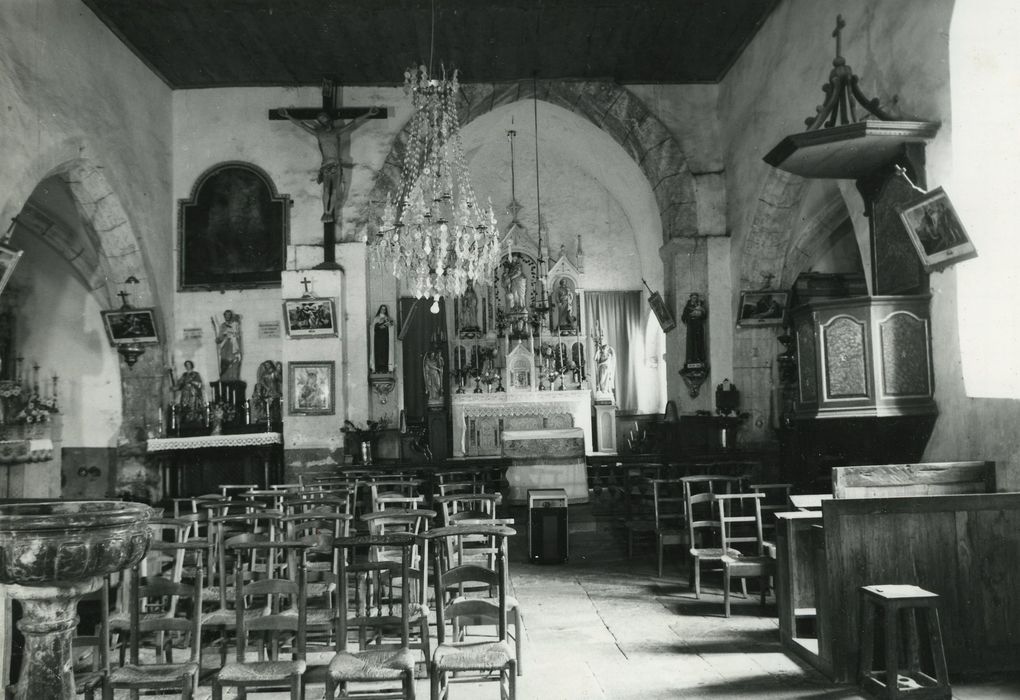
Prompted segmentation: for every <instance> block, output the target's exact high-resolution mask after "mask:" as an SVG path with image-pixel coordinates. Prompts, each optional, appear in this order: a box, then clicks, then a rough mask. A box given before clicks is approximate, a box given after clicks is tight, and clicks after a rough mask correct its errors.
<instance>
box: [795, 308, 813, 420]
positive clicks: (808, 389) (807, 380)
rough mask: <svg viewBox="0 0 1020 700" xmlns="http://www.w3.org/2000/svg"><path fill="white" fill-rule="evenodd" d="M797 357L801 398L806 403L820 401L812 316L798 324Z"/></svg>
mask: <svg viewBox="0 0 1020 700" xmlns="http://www.w3.org/2000/svg"><path fill="white" fill-rule="evenodd" d="M797 358H798V369H799V371H800V400H801V401H802V402H804V403H814V402H816V401H818V385H817V383H816V382H815V372H816V371H817V369H818V356H817V354H816V353H815V332H814V327H813V325H812V319H811V317H810V316H809V317H807V319H805V320H804V321H803V322H802V323H800V324H799V325H798V326H797Z"/></svg>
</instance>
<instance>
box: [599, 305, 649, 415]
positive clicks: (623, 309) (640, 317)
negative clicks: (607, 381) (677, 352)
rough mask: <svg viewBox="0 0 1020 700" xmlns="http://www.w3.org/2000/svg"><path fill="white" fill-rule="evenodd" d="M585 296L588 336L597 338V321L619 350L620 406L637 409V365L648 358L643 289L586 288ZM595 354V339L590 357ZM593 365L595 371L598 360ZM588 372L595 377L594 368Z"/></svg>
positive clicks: (642, 364)
mask: <svg viewBox="0 0 1020 700" xmlns="http://www.w3.org/2000/svg"><path fill="white" fill-rule="evenodd" d="M584 300H585V323H586V327H587V329H588V337H589V338H590V339H594V337H595V334H596V333H597V331H596V323H597V324H598V326H599V327H600V328H601V329H602V333H603V334H604V336H605V342H606V343H607V344H608V345H610V346H612V348H613V350H615V351H616V406H617V408H619V409H620V410H621V411H636V410H638V408H639V404H640V402H639V400H638V392H639V381H638V372H637V368H638V365H639V364H640V365H641V366H642V367H643V366H644V361H645V358H644V346H645V342H644V323H643V321H644V314H643V307H642V305H641V292H640V291H628V292H585V293H584ZM594 356H595V354H594V343H593V342H592V340H589V348H588V357H589V358H594ZM590 366H591V370H592V371H594V369H595V365H594V363H592V364H591V365H590ZM588 376H589V380H590V381H592V382H594V381H595V377H594V375H593V374H592V373H591V372H589V373H588Z"/></svg>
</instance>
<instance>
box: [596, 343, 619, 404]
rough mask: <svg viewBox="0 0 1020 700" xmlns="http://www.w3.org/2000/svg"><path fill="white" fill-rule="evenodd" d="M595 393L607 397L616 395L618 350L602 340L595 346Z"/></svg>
mask: <svg viewBox="0 0 1020 700" xmlns="http://www.w3.org/2000/svg"><path fill="white" fill-rule="evenodd" d="M595 394H596V397H598V396H602V397H605V398H615V396H616V351H615V350H613V348H612V346H610V345H607V344H606V343H603V342H601V341H598V344H597V345H596V346H595ZM596 400H597V399H596Z"/></svg>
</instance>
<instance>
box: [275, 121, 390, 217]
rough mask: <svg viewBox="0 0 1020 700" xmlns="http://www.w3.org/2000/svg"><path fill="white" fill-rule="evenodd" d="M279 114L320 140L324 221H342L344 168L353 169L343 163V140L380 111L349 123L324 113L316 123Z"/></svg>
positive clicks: (320, 180)
mask: <svg viewBox="0 0 1020 700" xmlns="http://www.w3.org/2000/svg"><path fill="white" fill-rule="evenodd" d="M279 112H280V115H281V116H284V117H286V118H287V119H289V120H290V121H291V122H292V123H294V124H295V125H296V126H298V127H299V128H301V129H303V130H305V131H307V132H308V133H309V134H311V135H312V136H314V137H315V138H316V140H318V142H319V152H320V153H321V154H322V164H321V165H320V166H319V175H318V177H317V178H316V182H319V183H321V184H322V221H324V222H330V221H333V222H335V221H339V220H340V205H341V203H342V201H343V195H344V173H343V168H344V167H345V166H346V167H350V165H351V164H349V163H343V162H342V161H341V160H340V152H341V143H340V141H341V137H342V136H343V135H344V134H346V133H348V132H350V131H354V130H355V129H357V128H358V127H359V126H361V125H362V124H364V123H365V122H366V121H367V120H369V119H371V118H372V117H373V116H375V115H376V114H378V113H379V109H378V108H376V107H372V108H371V109H370V110H369V111H368V112H367V113H366V114H362V115H361V116H360V117H358V118H356V119H352V120H350V121H349V122H347V123H346V124H344V123H343V120H341V119H331V118H330V116H329V115H328V114H326V113H325V112H319V114H318V115H317V116H316V117H315V119H314V121H313V120H310V119H295V118H294V117H292V116H290V114H288V113H287V110H286V109H281V110H279Z"/></svg>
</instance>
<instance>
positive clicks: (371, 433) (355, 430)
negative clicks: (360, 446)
mask: <svg viewBox="0 0 1020 700" xmlns="http://www.w3.org/2000/svg"><path fill="white" fill-rule="evenodd" d="M365 425H366V426H368V427H366V428H359V427H358V426H357V425H356V424H355V423H353V422H352V421H350V420H345V421H344V424H343V427H342V428H340V432H342V433H344V434H345V435H348V436H350V437H351V438H352V439H353V440H354V441H355V442H374V441H375V440H378V439H379V436H380V435H381V434H382V431H383V429H384V428H385V427H386V421H385V420H370V421H366V423H365Z"/></svg>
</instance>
